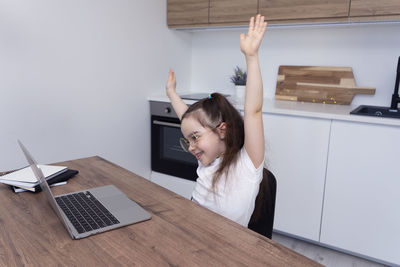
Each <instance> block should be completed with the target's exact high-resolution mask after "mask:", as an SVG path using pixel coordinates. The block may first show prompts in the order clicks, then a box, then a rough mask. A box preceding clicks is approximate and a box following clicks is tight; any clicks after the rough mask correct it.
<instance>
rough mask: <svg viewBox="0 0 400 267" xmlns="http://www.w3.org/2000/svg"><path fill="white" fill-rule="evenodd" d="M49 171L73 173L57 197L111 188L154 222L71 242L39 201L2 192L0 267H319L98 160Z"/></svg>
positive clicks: (37, 196)
mask: <svg viewBox="0 0 400 267" xmlns="http://www.w3.org/2000/svg"><path fill="white" fill-rule="evenodd" d="M55 165H63V166H67V167H68V168H70V169H75V170H78V171H79V174H78V175H77V176H75V177H74V178H72V179H70V180H69V181H68V184H67V185H63V186H58V187H53V188H52V191H53V193H54V194H55V195H59V194H64V193H69V192H73V191H79V190H84V189H88V188H92V187H97V186H103V185H108V184H114V185H115V186H116V187H118V188H119V189H120V190H121V191H122V192H124V193H125V194H126V195H127V196H128V197H130V198H131V199H132V200H134V201H136V202H137V203H138V204H139V205H141V206H142V207H143V208H144V209H146V210H147V211H148V212H150V213H151V214H152V219H151V220H149V221H145V222H141V223H137V224H133V225H129V226H125V227H122V228H118V229H115V230H112V231H108V232H104V233H101V234H97V235H93V236H90V237H87V238H84V239H80V240H72V239H71V237H70V236H69V234H68V232H67V231H66V230H65V228H64V227H63V225H62V223H61V222H60V221H59V219H58V217H57V216H56V214H55V213H54V212H53V210H52V209H51V207H50V205H48V203H47V201H46V199H45V196H44V194H43V193H37V194H33V193H29V192H27V193H19V194H15V193H13V191H12V190H11V189H10V188H9V187H8V186H6V185H0V225H1V227H0V266H22V265H27V266H58V265H66V266H119V265H129V266H133V265H137V266H320V265H319V264H318V263H316V262H314V261H312V260H310V259H308V258H306V257H304V256H302V255H300V254H298V253H296V252H294V251H292V250H290V249H288V248H286V247H284V246H282V245H280V244H278V243H276V242H274V241H273V240H270V239H268V238H266V237H264V236H262V235H259V234H257V233H255V232H253V231H251V230H249V229H247V228H245V227H242V226H241V225H239V224H237V223H235V222H232V221H230V220H228V219H226V218H224V217H222V216H220V215H218V214H215V213H213V212H211V211H209V210H207V209H205V208H203V207H201V206H199V205H197V204H195V203H193V202H192V201H189V200H187V199H185V198H183V197H181V196H179V195H177V194H175V193H173V192H171V191H169V190H167V189H165V188H163V187H160V186H158V185H156V184H154V183H152V182H150V181H148V180H146V179H144V178H142V177H140V176H138V175H136V174H134V173H132V172H130V171H128V170H125V169H123V168H121V167H119V166H117V165H115V164H113V163H111V162H108V161H106V160H104V159H102V158H100V157H90V158H84V159H78V160H71V161H66V162H60V163H56V164H55Z"/></svg>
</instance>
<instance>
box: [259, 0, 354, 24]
mask: <svg viewBox="0 0 400 267" xmlns="http://www.w3.org/2000/svg"><path fill="white" fill-rule="evenodd" d="M349 6H350V0H329V1H326V0H259V12H260V13H261V14H263V15H264V16H265V17H266V19H267V20H268V21H269V20H292V19H295V20H296V19H314V18H317V19H318V18H337V17H347V16H348V14H349Z"/></svg>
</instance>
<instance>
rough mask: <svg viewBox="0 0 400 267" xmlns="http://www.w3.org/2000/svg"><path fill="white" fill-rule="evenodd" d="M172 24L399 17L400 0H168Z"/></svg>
mask: <svg viewBox="0 0 400 267" xmlns="http://www.w3.org/2000/svg"><path fill="white" fill-rule="evenodd" d="M167 3H168V8H167V9H168V12H167V16H168V26H169V27H172V28H185V27H186V28H187V27H210V26H224V25H226V26H228V25H243V26H246V25H247V24H248V21H249V18H250V17H251V16H254V15H256V14H257V13H260V14H262V15H264V16H265V18H266V20H267V21H268V23H270V24H296V23H301V24H308V23H317V22H320V23H321V22H322V23H323V22H333V23H335V22H350V21H376V20H400V0H380V1H376V0H168V2H167Z"/></svg>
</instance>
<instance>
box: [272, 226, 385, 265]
mask: <svg viewBox="0 0 400 267" xmlns="http://www.w3.org/2000/svg"><path fill="white" fill-rule="evenodd" d="M272 239H273V240H275V241H276V242H278V243H280V244H282V245H284V246H285V247H288V248H290V249H292V250H294V251H296V252H297V253H300V254H302V255H304V256H306V257H308V258H310V259H312V260H314V261H316V262H318V263H320V264H322V265H325V266H327V267H338V266H339V267H361V266H362V267H383V266H386V265H382V264H379V263H376V262H372V261H369V260H366V259H363V258H359V257H356V256H353V255H349V254H346V253H342V252H339V251H336V250H332V249H329V248H325V247H321V246H317V245H314V244H311V243H308V242H305V241H302V240H299V239H295V238H291V237H288V236H285V235H281V234H277V233H273V235H272Z"/></svg>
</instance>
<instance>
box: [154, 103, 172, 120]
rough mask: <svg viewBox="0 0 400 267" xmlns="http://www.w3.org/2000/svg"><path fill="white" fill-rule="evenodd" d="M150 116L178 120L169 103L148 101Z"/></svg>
mask: <svg viewBox="0 0 400 267" xmlns="http://www.w3.org/2000/svg"><path fill="white" fill-rule="evenodd" d="M150 114H151V115H152V116H163V117H169V118H176V119H177V118H178V115H176V113H175V111H174V109H173V108H172V105H171V103H169V102H158V101H150Z"/></svg>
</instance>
